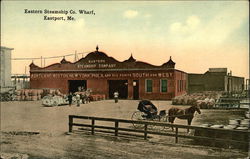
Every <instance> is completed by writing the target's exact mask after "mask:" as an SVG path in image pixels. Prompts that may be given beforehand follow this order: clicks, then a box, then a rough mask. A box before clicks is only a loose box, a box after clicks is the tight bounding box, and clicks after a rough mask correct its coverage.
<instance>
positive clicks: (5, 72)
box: [0, 46, 13, 92]
mask: <svg viewBox="0 0 250 159" xmlns="http://www.w3.org/2000/svg"><path fill="white" fill-rule="evenodd" d="M12 50H13V48H7V47H2V46H1V52H0V64H1V66H0V69H1V76H0V90H1V92H5V91H8V90H9V89H10V88H12V82H11V51H12Z"/></svg>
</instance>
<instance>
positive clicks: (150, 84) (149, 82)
mask: <svg viewBox="0 0 250 159" xmlns="http://www.w3.org/2000/svg"><path fill="white" fill-rule="evenodd" d="M152 91H153V81H152V80H149V79H146V92H152Z"/></svg>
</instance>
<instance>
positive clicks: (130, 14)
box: [123, 10, 138, 19]
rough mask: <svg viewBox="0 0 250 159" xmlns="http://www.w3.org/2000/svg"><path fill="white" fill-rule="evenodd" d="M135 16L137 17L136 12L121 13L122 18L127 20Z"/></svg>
mask: <svg viewBox="0 0 250 159" xmlns="http://www.w3.org/2000/svg"><path fill="white" fill-rule="evenodd" d="M137 15H138V12H137V11H135V10H127V11H125V12H124V13H123V16H124V17H125V18H129V19H131V18H135V17H136V16H137Z"/></svg>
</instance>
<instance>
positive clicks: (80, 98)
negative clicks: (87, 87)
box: [68, 92, 90, 107]
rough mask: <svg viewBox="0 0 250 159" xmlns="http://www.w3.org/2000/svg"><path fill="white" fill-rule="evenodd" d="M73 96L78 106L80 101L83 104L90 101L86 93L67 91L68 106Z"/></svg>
mask: <svg viewBox="0 0 250 159" xmlns="http://www.w3.org/2000/svg"><path fill="white" fill-rule="evenodd" d="M73 97H75V100H76V106H78V107H79V106H80V104H81V101H82V103H83V104H85V103H86V102H90V101H89V98H88V96H87V95H86V94H81V93H75V94H73V93H71V92H70V93H69V95H68V102H69V106H71V105H72V102H73Z"/></svg>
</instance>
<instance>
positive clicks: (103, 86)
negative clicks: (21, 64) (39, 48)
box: [30, 46, 187, 100]
mask: <svg viewBox="0 0 250 159" xmlns="http://www.w3.org/2000/svg"><path fill="white" fill-rule="evenodd" d="M30 87H31V88H32V89H36V88H37V89H38V88H40V89H41V88H53V89H54V88H56V89H60V91H61V92H62V93H65V94H68V93H69V92H76V91H78V89H79V88H84V89H91V90H92V92H93V94H102V95H105V96H106V98H107V99H111V98H113V93H114V92H115V91H118V92H119V98H121V99H150V100H171V99H172V98H174V97H175V96H179V95H182V94H186V91H187V89H186V88H187V73H186V72H183V71H181V70H177V69H175V62H173V60H172V59H171V57H170V59H169V60H168V61H166V63H163V64H162V65H161V66H155V65H151V64H149V63H146V62H142V61H137V60H136V59H134V58H133V56H132V54H131V56H130V57H129V58H128V59H127V60H125V61H123V62H120V61H117V60H116V59H114V58H113V57H109V56H108V55H107V54H106V53H104V52H101V51H99V48H98V46H97V47H96V51H94V52H90V53H89V54H87V55H86V56H85V57H84V58H81V59H80V60H78V61H76V62H74V63H72V62H70V61H67V60H66V59H65V58H63V59H62V60H61V61H60V63H54V64H52V65H49V66H47V67H39V66H37V65H35V64H34V63H33V62H32V63H31V64H30Z"/></svg>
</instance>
